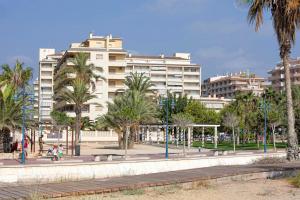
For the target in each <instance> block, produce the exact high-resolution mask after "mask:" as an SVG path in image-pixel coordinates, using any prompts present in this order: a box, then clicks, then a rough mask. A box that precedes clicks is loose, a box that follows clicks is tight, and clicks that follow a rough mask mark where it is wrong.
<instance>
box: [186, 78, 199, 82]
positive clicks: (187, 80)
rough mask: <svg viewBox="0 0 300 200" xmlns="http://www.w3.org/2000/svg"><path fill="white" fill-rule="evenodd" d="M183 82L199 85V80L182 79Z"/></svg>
mask: <svg viewBox="0 0 300 200" xmlns="http://www.w3.org/2000/svg"><path fill="white" fill-rule="evenodd" d="M183 82H185V83H200V79H191V78H184V80H183Z"/></svg>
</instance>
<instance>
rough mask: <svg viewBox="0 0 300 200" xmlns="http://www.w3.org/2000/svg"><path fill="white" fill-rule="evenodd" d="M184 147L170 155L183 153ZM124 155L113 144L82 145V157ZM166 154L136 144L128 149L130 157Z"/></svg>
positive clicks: (163, 150)
mask: <svg viewBox="0 0 300 200" xmlns="http://www.w3.org/2000/svg"><path fill="white" fill-rule="evenodd" d="M182 151H183V150H182V147H181V148H179V149H171V148H170V149H169V152H170V153H181V152H182ZM197 151H198V149H195V148H191V149H190V151H189V152H197ZM105 153H113V154H124V153H125V150H122V149H118V146H117V145H112V144H107V145H103V144H95V143H94V144H93V143H90V144H81V155H91V154H105ZM160 153H161V154H164V153H165V148H163V147H156V146H151V145H143V144H136V145H134V148H133V149H128V155H137V154H160Z"/></svg>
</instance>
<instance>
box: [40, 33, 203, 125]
mask: <svg viewBox="0 0 300 200" xmlns="http://www.w3.org/2000/svg"><path fill="white" fill-rule="evenodd" d="M80 52H84V53H86V54H88V55H89V59H88V63H87V64H93V65H94V66H95V67H96V68H101V69H102V70H101V72H100V71H95V73H96V74H97V73H98V75H101V76H102V77H104V78H105V80H101V79H99V80H97V81H96V88H95V90H94V91H91V92H92V93H93V94H94V95H96V96H97V97H96V98H94V99H92V100H90V101H88V102H87V103H86V106H85V108H84V109H83V112H82V117H89V119H90V120H95V119H96V118H97V117H99V116H101V115H103V114H105V113H106V112H107V102H108V101H112V100H113V98H114V97H115V95H116V94H117V92H122V91H124V90H125V89H126V88H125V85H124V80H125V77H126V76H128V75H130V72H137V73H144V74H145V75H146V76H148V77H149V78H150V81H151V82H152V83H153V87H152V89H153V90H154V91H156V93H157V95H159V94H161V95H163V94H166V93H167V90H169V91H170V92H173V93H177V94H179V93H181V94H187V95H188V97H193V98H194V99H200V96H201V68H200V66H199V65H197V64H193V63H191V58H190V54H189V53H175V54H174V55H173V56H164V55H160V56H141V55H132V54H129V53H128V52H127V51H126V50H125V49H123V40H122V39H121V38H119V37H112V36H111V35H108V36H105V37H103V36H95V35H93V34H90V35H89V38H88V39H86V40H85V41H83V42H80V43H72V44H71V45H70V47H69V49H68V50H66V51H65V52H64V53H63V54H61V53H59V54H56V53H55V50H54V49H40V74H39V84H38V88H39V119H40V121H42V122H44V123H51V116H50V112H51V111H52V110H53V95H54V91H53V77H54V69H55V68H56V69H59V68H60V67H62V66H70V65H73V62H72V59H73V58H74V56H75V55H76V54H78V53H80ZM99 104H100V105H99ZM73 109H74V108H73V106H72V105H68V106H67V107H66V109H65V111H66V112H67V114H68V115H69V116H72V117H75V113H74V112H73Z"/></svg>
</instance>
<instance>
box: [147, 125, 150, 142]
mask: <svg viewBox="0 0 300 200" xmlns="http://www.w3.org/2000/svg"><path fill="white" fill-rule="evenodd" d="M149 137H150V131H149V127H148V126H147V132H146V140H147V142H149Z"/></svg>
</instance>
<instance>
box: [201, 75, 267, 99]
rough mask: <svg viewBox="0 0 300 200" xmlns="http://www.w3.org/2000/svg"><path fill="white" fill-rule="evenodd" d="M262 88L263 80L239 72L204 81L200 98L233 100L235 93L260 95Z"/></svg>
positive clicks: (263, 85)
mask: <svg viewBox="0 0 300 200" xmlns="http://www.w3.org/2000/svg"><path fill="white" fill-rule="evenodd" d="M264 87H265V79H264V78H261V77H258V76H256V75H255V74H247V73H242V72H240V73H236V74H230V75H224V76H216V77H211V78H208V79H206V80H204V82H203V84H202V96H204V97H209V96H211V97H224V98H234V96H235V95H236V93H237V92H253V93H254V94H255V95H260V94H261V93H263V91H264Z"/></svg>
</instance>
